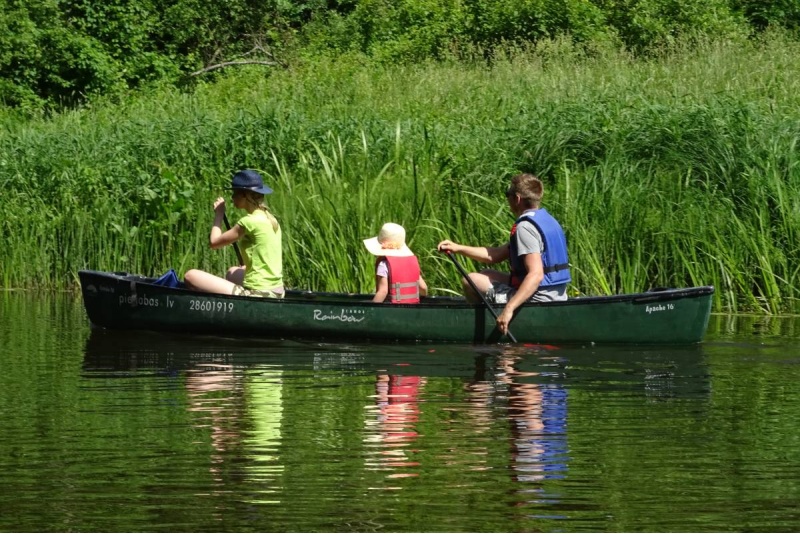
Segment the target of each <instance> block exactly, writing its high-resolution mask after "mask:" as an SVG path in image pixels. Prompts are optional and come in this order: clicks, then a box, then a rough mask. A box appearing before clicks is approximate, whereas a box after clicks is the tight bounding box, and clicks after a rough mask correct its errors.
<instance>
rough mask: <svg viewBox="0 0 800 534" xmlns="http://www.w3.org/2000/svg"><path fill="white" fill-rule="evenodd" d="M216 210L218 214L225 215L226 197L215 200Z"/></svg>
mask: <svg viewBox="0 0 800 534" xmlns="http://www.w3.org/2000/svg"><path fill="white" fill-rule="evenodd" d="M214 211H215V212H217V215H225V199H224V198H222V197H219V198H218V199H217V200H215V201H214Z"/></svg>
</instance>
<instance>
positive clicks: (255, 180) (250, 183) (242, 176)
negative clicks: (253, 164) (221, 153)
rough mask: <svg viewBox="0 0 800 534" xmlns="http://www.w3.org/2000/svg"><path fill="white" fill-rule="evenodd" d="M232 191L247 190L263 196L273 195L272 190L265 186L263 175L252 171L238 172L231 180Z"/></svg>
mask: <svg viewBox="0 0 800 534" xmlns="http://www.w3.org/2000/svg"><path fill="white" fill-rule="evenodd" d="M230 189H247V190H248V191H255V192H256V193H261V194H262V195H269V194H270V193H272V189H271V188H269V187H267V186H266V185H264V179H263V178H262V177H261V175H260V174H258V173H257V172H256V171H254V170H252V169H245V170H243V171H238V172H236V173H235V174H234V175H233V178H232V179H231V187H230Z"/></svg>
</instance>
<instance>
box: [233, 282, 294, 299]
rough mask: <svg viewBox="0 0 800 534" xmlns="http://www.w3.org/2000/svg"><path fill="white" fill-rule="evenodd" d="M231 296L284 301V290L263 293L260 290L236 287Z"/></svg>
mask: <svg viewBox="0 0 800 534" xmlns="http://www.w3.org/2000/svg"><path fill="white" fill-rule="evenodd" d="M231 295H236V296H238V297H262V298H266V299H282V298H283V295H284V291H283V288H282V287H281V288H274V289H267V290H264V291H261V290H259V289H247V288H245V287H242V286H239V285H235V286H234V287H233V291H231Z"/></svg>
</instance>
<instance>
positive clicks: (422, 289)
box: [417, 275, 428, 297]
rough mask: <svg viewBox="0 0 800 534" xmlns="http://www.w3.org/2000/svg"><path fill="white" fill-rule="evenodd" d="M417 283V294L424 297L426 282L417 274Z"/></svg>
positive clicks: (425, 294)
mask: <svg viewBox="0 0 800 534" xmlns="http://www.w3.org/2000/svg"><path fill="white" fill-rule="evenodd" d="M417 283H418V284H419V296H420V297H424V296H427V294H428V284H426V283H425V280H423V279H422V275H420V276H419V280H417Z"/></svg>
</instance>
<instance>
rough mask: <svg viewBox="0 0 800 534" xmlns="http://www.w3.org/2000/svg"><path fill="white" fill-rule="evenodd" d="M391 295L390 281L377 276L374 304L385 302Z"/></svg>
mask: <svg viewBox="0 0 800 534" xmlns="http://www.w3.org/2000/svg"><path fill="white" fill-rule="evenodd" d="M388 294H389V279H388V278H386V277H385V276H375V296H374V297H373V298H372V302H383V301H385V300H386V296H387V295H388Z"/></svg>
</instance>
